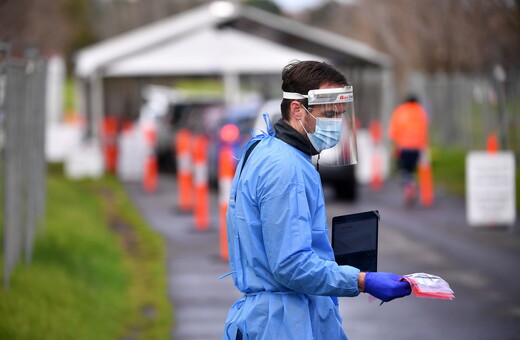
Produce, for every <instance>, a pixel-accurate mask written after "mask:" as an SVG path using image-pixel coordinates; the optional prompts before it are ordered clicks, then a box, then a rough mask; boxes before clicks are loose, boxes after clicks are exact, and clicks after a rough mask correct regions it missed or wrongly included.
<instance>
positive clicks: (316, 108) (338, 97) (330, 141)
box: [283, 86, 357, 166]
mask: <svg viewBox="0 0 520 340" xmlns="http://www.w3.org/2000/svg"><path fill="white" fill-rule="evenodd" d="M283 98H284V99H293V100H302V99H307V101H308V106H309V110H307V109H306V111H307V112H309V113H310V114H311V115H312V116H313V117H315V118H316V123H317V124H316V130H315V132H314V133H307V135H308V137H309V140H310V141H311V143H312V144H313V146H314V147H315V149H316V150H318V151H320V154H319V164H320V165H324V166H342V165H350V164H355V163H357V145H356V131H355V115H354V95H353V89H352V86H345V87H341V88H330V89H316V90H310V91H309V92H308V93H307V94H306V95H304V94H300V93H296V92H283ZM300 123H301V122H300ZM338 125H340V126H338ZM338 135H339V136H338Z"/></svg>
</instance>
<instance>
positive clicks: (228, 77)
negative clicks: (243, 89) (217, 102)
mask: <svg viewBox="0 0 520 340" xmlns="http://www.w3.org/2000/svg"><path fill="white" fill-rule="evenodd" d="M223 78H224V93H225V96H226V104H227V105H235V104H238V103H239V102H240V78H239V75H238V74H236V73H231V72H225V73H224V75H223Z"/></svg>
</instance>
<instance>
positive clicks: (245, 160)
mask: <svg viewBox="0 0 520 340" xmlns="http://www.w3.org/2000/svg"><path fill="white" fill-rule="evenodd" d="M259 142H260V140H257V141H256V142H254V143H253V144H251V146H250V147H249V149H247V151H246V154H245V155H244V161H243V162H242V167H241V168H240V173H239V174H238V178H240V175H242V170H244V165H246V162H247V159H248V158H249V155H250V154H251V152H253V150H254V148H255V147H256V146H257V145H258V143H259ZM236 199H237V193H236V192H235V200H236Z"/></svg>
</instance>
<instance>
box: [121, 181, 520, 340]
mask: <svg viewBox="0 0 520 340" xmlns="http://www.w3.org/2000/svg"><path fill="white" fill-rule="evenodd" d="M127 189H128V191H129V193H130V195H131V196H132V198H133V200H134V202H135V203H136V205H137V206H138V207H139V209H140V210H141V212H142V213H143V215H144V217H145V218H146V219H147V220H148V221H149V223H150V224H151V225H152V227H153V228H154V229H156V230H157V231H158V232H159V233H160V234H162V235H163V236H164V240H165V242H166V245H167V247H168V273H169V276H168V280H169V281H168V287H169V295H170V298H171V300H172V303H173V305H174V309H175V327H174V329H173V330H172V339H175V340H184V339H190V340H197V339H200V340H206V339H207V340H212V339H220V338H221V334H222V329H223V325H224V321H225V317H226V313H227V311H228V309H229V307H230V306H231V305H232V304H233V303H234V301H235V300H236V299H237V298H238V297H239V296H240V294H239V292H238V291H237V290H236V289H235V287H234V286H233V282H232V279H231V277H227V278H224V279H218V277H219V276H221V275H223V274H226V273H227V272H229V266H228V264H227V262H225V261H223V260H221V259H220V257H219V244H218V237H219V231H218V228H219V225H218V205H217V204H218V203H217V195H216V192H212V193H211V197H210V207H211V214H210V220H211V226H210V229H209V230H207V231H202V232H201V231H197V230H196V229H195V227H194V223H193V216H192V215H191V214H183V213H180V212H179V211H178V209H177V193H176V184H175V181H174V179H173V177H170V176H162V177H161V178H160V181H159V190H158V191H157V192H156V193H154V194H145V193H144V192H143V190H142V189H141V186H140V185H139V184H127ZM325 189H326V190H325V198H326V202H327V214H328V216H329V223H330V220H331V219H332V216H336V215H343V214H348V213H354V212H361V211H368V210H378V211H379V212H380V214H381V222H380V229H379V265H378V270H379V271H388V272H395V273H398V274H410V273H417V272H425V273H430V274H435V275H439V276H441V277H442V278H444V279H445V280H446V281H447V282H448V283H449V284H450V286H451V288H452V289H453V291H454V292H455V296H456V298H455V300H453V301H445V300H431V299H422V298H417V297H415V296H409V297H406V298H402V299H398V300H394V301H392V302H390V303H385V304H383V305H381V306H380V305H379V303H378V302H377V301H375V302H372V303H370V302H369V300H368V295H366V294H361V295H360V296H358V297H356V298H341V299H340V310H341V313H342V315H343V318H344V320H343V325H344V329H345V330H346V332H347V335H348V336H349V339H351V340H356V339H383V338H384V339H400V340H401V339H425V340H428V339H477V340H478V339H482V340H487V339H504V340H513V339H520V270H519V268H520V265H519V262H520V261H519V260H520V225H519V223H518V221H517V223H516V225H515V226H514V227H513V228H493V229H490V228H478V229H476V228H471V227H469V226H468V225H467V223H466V220H465V206H464V202H463V200H461V199H455V198H453V197H449V196H447V195H444V194H442V193H439V192H436V201H435V203H434V205H433V206H432V207H429V208H424V207H421V206H414V207H413V208H406V207H404V206H403V205H402V202H401V196H400V191H399V188H398V186H397V184H396V183H394V182H389V183H386V184H385V186H384V187H383V189H382V190H381V191H379V192H373V191H371V190H370V189H369V188H368V187H361V190H360V195H359V196H360V197H359V199H358V200H357V201H356V202H355V203H345V202H339V201H335V199H334V197H333V195H332V191H330V190H328V189H327V188H325Z"/></svg>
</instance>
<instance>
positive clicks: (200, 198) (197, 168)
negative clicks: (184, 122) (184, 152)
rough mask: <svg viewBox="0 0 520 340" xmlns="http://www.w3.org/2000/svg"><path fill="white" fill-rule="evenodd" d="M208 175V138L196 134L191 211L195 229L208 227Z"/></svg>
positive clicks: (194, 139) (194, 140)
mask: <svg viewBox="0 0 520 340" xmlns="http://www.w3.org/2000/svg"><path fill="white" fill-rule="evenodd" d="M208 177H209V174H208V139H207V137H205V136H196V137H194V138H193V193H194V200H193V203H194V209H193V212H194V216H195V227H196V228H197V230H207V229H208V227H209V197H208V196H209V185H208Z"/></svg>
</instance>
